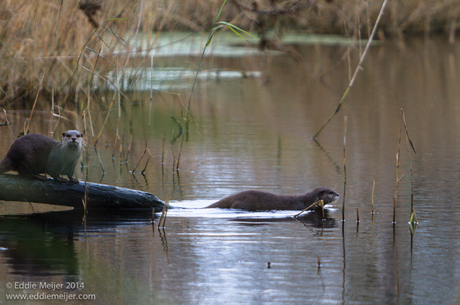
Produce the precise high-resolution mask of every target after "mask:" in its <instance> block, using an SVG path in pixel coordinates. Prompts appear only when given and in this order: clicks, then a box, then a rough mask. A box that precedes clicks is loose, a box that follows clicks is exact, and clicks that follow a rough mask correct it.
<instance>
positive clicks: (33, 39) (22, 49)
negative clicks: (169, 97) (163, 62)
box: [0, 0, 460, 107]
mask: <svg viewBox="0 0 460 305" xmlns="http://www.w3.org/2000/svg"><path fill="white" fill-rule="evenodd" d="M238 2H240V3H242V4H244V5H246V4H247V1H244V2H243V1H238ZM259 2H260V5H261V7H265V8H269V7H270V4H269V3H270V2H269V1H268V0H262V1H259ZM300 2H302V3H303V4H306V3H308V2H309V0H304V1H300ZM310 2H311V3H310V4H313V3H316V4H315V5H314V6H315V9H306V10H302V11H299V12H297V13H296V14H295V18H293V17H292V16H283V18H282V20H280V21H279V22H280V24H282V25H283V27H285V28H288V29H294V30H306V31H307V32H309V33H338V34H344V33H345V31H347V33H348V34H349V35H350V36H353V37H356V38H358V37H368V36H370V29H371V28H372V25H373V24H374V23H375V20H376V19H377V18H378V16H379V15H380V14H379V11H380V4H381V2H380V1H354V0H344V1H314V2H313V1H310ZM287 3H289V1H287ZM293 3H294V1H292V2H291V4H293ZM220 7H221V2H219V1H215V0H204V1H198V0H192V1H181V0H173V1H124V2H123V1H115V0H105V1H103V3H102V1H96V0H85V1H81V2H79V1H59V0H49V1H44V0H37V1H29V0H4V1H2V3H1V4H0V41H1V49H0V53H1V57H2V65H1V66H0V75H1V81H0V105H1V106H2V107H5V106H6V105H9V104H10V103H14V102H16V101H17V100H26V101H31V100H33V97H34V96H35V95H36V93H37V92H39V91H40V95H41V96H43V97H44V98H47V97H50V95H51V92H52V88H56V100H57V104H59V105H61V106H62V105H63V103H65V102H67V99H68V97H69V96H71V95H72V92H75V91H76V90H77V88H79V87H81V85H82V84H85V83H87V82H96V83H98V82H100V81H101V80H98V79H99V78H98V77H94V75H93V74H92V73H95V72H96V71H97V72H98V73H99V74H100V75H102V76H104V75H105V73H106V72H107V71H109V70H114V69H116V68H121V69H123V68H124V67H126V65H127V64H128V62H129V61H130V60H133V59H132V58H131V57H130V54H132V53H133V52H138V51H139V50H138V49H137V48H136V47H134V46H133V45H132V44H131V41H126V40H125V39H126V37H130V39H131V38H135V36H136V35H137V34H138V33H144V34H145V35H146V37H147V38H148V39H147V40H148V41H149V43H147V45H146V46H143V48H150V47H153V46H154V41H155V40H156V38H157V36H156V33H155V32H157V33H158V32H162V31H174V30H189V31H205V30H209V29H210V28H211V26H212V24H213V23H214V22H215V19H214V17H215V14H216V12H218V11H219V9H220ZM219 14H220V20H224V21H229V22H231V23H232V24H233V25H236V26H238V27H240V28H242V29H245V30H251V29H252V27H253V26H254V24H253V21H252V20H251V19H250V18H245V17H244V14H241V12H240V10H239V9H238V8H237V7H236V6H235V5H233V4H231V3H227V5H226V6H225V9H223V10H222V11H221V12H220V13H219ZM459 15H460V11H459V9H458V3H457V2H456V1H451V0H444V1H437V0H415V1H411V2H410V3H407V2H404V1H402V2H401V1H399V2H398V1H393V2H391V5H390V7H389V11H388V13H387V14H385V15H384V16H383V18H382V19H381V23H380V27H379V30H380V32H379V34H381V33H388V34H402V33H405V34H407V33H432V32H440V31H443V32H445V33H448V34H449V40H450V41H451V42H453V41H454V40H455V33H456V31H458V28H459V22H458V18H459ZM85 68H86V69H85ZM91 71H92V72H91ZM88 76H89V77H88ZM42 77H44V83H43V85H42V86H40V85H39V84H40V79H41V78H42ZM93 78H94V79H93Z"/></svg>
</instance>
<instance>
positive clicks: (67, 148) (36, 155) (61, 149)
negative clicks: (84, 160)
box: [0, 130, 83, 183]
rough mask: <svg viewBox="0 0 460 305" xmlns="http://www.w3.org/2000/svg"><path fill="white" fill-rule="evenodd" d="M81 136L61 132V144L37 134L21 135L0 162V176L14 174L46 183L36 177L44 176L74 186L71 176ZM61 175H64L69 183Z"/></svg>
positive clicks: (78, 155) (80, 147) (78, 156)
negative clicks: (43, 174)
mask: <svg viewBox="0 0 460 305" xmlns="http://www.w3.org/2000/svg"><path fill="white" fill-rule="evenodd" d="M82 137H83V135H82V134H81V133H80V132H79V131H77V130H68V131H66V132H64V133H63V134H62V140H61V142H59V141H56V140H54V139H51V138H49V137H46V136H44V135H42V134H38V133H31V134H27V135H24V136H22V137H20V138H19V139H16V141H14V142H13V144H12V145H11V147H10V149H9V150H8V152H7V154H6V156H5V158H3V160H2V161H0V174H1V173H5V172H7V171H16V172H18V173H19V174H20V175H23V176H28V177H33V178H37V179H41V180H44V181H47V180H48V178H46V177H45V176H42V175H39V174H42V173H45V174H49V175H50V176H51V177H53V179H54V180H56V181H59V182H72V183H78V180H77V179H75V178H73V173H74V170H75V165H77V162H78V160H79V158H80V155H81V151H82V147H83V139H82ZM61 175H67V177H68V178H69V180H66V179H64V178H61V177H60V176H61Z"/></svg>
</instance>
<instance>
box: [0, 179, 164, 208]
mask: <svg viewBox="0 0 460 305" xmlns="http://www.w3.org/2000/svg"><path fill="white" fill-rule="evenodd" d="M87 189H88V197H87V198H88V202H87V206H86V207H87V211H89V212H91V210H98V209H109V210H110V209H112V210H150V211H152V208H154V209H155V212H160V211H161V210H162V209H163V205H164V202H163V201H161V200H160V199H158V197H157V196H155V195H153V194H150V193H147V192H142V191H137V190H131V189H126V188H121V187H116V186H111V185H104V184H98V183H91V182H88V183H87ZM84 196H85V183H84V182H81V181H80V182H79V183H78V184H73V183H62V182H57V181H54V180H53V179H49V180H48V181H42V180H39V179H30V178H26V177H22V176H18V175H0V200H4V201H25V202H37V203H47V204H53V205H63V206H71V207H74V208H75V209H83V202H82V200H83V197H84Z"/></svg>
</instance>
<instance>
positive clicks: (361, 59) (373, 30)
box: [313, 0, 388, 139]
mask: <svg viewBox="0 0 460 305" xmlns="http://www.w3.org/2000/svg"><path fill="white" fill-rule="evenodd" d="M387 3H388V0H385V1H383V3H382V7H381V8H380V12H379V15H378V17H377V20H376V21H375V24H374V28H373V29H372V33H371V35H370V36H369V40H368V41H367V44H366V47H365V48H364V52H363V54H362V55H361V57H360V58H359V62H358V65H357V66H356V69H355V72H354V74H353V77H352V78H351V81H350V83H349V84H348V87H347V89H346V90H345V93H344V94H343V96H342V98H341V99H340V102H339V104H338V105H337V108H336V109H335V111H334V112H333V113H332V114H331V115H330V116H329V118H328V119H327V120H326V122H324V124H323V126H321V128H320V129H319V130H318V131H317V132H316V133H315V135H314V136H313V139H315V138H316V137H317V136H318V135H319V133H320V132H321V130H323V128H324V127H325V126H326V125H327V123H329V121H330V120H331V119H332V117H333V116H334V115H335V114H336V113H337V112H339V110H340V107H341V106H342V103H343V101H344V100H345V98H346V97H347V96H348V92H349V91H350V89H351V87H353V84H354V83H355V80H356V76H357V75H358V72H359V71H360V70H361V66H362V64H363V61H364V59H365V58H366V55H367V52H368V51H369V47H370V45H371V43H372V41H373V40H374V36H375V32H376V31H377V28H378V25H379V23H380V20H381V19H382V16H383V12H384V11H385V7H386V5H387Z"/></svg>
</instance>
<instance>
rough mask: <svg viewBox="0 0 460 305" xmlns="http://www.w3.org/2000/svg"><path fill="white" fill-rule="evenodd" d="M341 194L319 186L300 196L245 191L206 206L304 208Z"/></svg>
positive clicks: (224, 207) (222, 207) (271, 208)
mask: <svg viewBox="0 0 460 305" xmlns="http://www.w3.org/2000/svg"><path fill="white" fill-rule="evenodd" d="M338 198H339V194H337V192H335V191H334V190H332V189H330V188H327V187H318V188H315V189H314V190H313V191H311V192H309V193H306V194H303V195H299V196H285V195H275V194H272V193H267V192H261V191H244V192H241V193H237V194H233V195H230V196H228V197H225V198H223V199H221V200H219V201H217V202H216V203H213V204H211V205H210V206H207V207H206V208H221V209H240V210H246V211H269V210H299V211H301V210H304V209H306V208H308V207H309V206H311V205H312V204H313V203H315V202H317V201H319V200H323V201H324V204H328V203H331V202H334V201H335V200H337V199H338Z"/></svg>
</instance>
